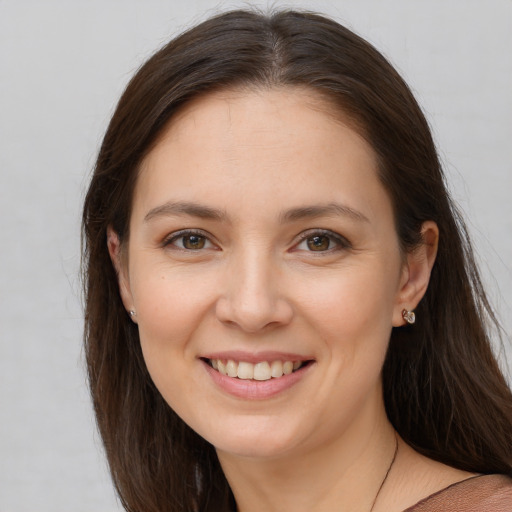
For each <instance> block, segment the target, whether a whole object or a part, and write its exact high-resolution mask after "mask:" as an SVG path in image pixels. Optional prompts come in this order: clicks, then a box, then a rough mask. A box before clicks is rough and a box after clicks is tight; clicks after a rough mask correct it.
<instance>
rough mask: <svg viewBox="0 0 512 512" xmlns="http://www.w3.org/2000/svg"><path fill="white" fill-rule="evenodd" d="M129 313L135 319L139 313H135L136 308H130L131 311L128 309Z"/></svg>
mask: <svg viewBox="0 0 512 512" xmlns="http://www.w3.org/2000/svg"><path fill="white" fill-rule="evenodd" d="M128 314H129V315H130V318H131V319H132V320H133V319H134V317H135V315H136V314H137V313H135V310H133V309H130V311H128Z"/></svg>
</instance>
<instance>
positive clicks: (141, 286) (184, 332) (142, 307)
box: [133, 270, 215, 367]
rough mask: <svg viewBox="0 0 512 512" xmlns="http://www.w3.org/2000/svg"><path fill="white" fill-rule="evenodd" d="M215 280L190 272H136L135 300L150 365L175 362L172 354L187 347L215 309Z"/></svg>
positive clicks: (140, 330)
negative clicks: (212, 281) (190, 273)
mask: <svg viewBox="0 0 512 512" xmlns="http://www.w3.org/2000/svg"><path fill="white" fill-rule="evenodd" d="M214 289H215V286H214V283H211V282H209V281H208V280H207V279H205V278H204V276H201V275H198V274H197V273H196V275H195V276H194V275H189V274H188V273H187V272H179V271H178V272H176V271H173V272H169V271H164V270H163V271H160V272H152V273H144V274H141V276H140V278H138V276H135V279H134V282H133V291H134V300H135V303H136V307H137V317H138V325H139V333H140V339H141V345H142V349H143V352H144V357H145V358H146V362H147V364H148V367H149V366H151V365H152V360H155V361H156V362H157V363H158V365H159V366H165V361H167V363H169V364H172V359H173V358H172V355H173V354H176V353H177V352H178V351H179V352H183V351H185V352H186V351H187V347H188V344H189V342H190V341H191V340H192V339H193V336H194V334H195V332H196V330H197V329H198V328H199V326H201V325H202V323H203V320H204V317H206V316H208V314H209V312H210V311H211V310H212V307H213V304H214V301H215V298H214Z"/></svg>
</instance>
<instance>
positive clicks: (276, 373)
mask: <svg viewBox="0 0 512 512" xmlns="http://www.w3.org/2000/svg"><path fill="white" fill-rule="evenodd" d="M270 374H271V375H272V377H276V378H277V377H282V376H283V363H281V361H272V364H271V365H270Z"/></svg>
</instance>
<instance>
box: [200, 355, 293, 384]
mask: <svg viewBox="0 0 512 512" xmlns="http://www.w3.org/2000/svg"><path fill="white" fill-rule="evenodd" d="M210 362H211V365H212V367H213V368H214V369H215V370H217V371H218V372H219V373H221V374H222V375H227V376H228V377H232V378H235V377H238V378H239V379H244V380H251V379H254V380H270V379H272V378H274V379H278V378H279V377H282V376H283V375H290V373H292V372H294V371H295V370H298V369H299V368H300V367H301V366H302V364H303V362H302V361H284V362H283V361H272V362H268V361H261V362H259V363H256V364H252V363H248V362H246V361H240V362H237V361H233V360H232V359H228V360H227V361H225V360H224V361H223V360H222V359H211V360H210Z"/></svg>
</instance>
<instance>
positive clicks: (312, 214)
mask: <svg viewBox="0 0 512 512" xmlns="http://www.w3.org/2000/svg"><path fill="white" fill-rule="evenodd" d="M183 215H186V216H190V217H198V218H200V219H207V220H215V221H229V217H228V215H227V213H226V212H225V211H224V210H220V209H218V208H212V207H210V206H205V205H202V204H199V203H194V202H187V201H168V202H167V203H164V204H162V205H160V206H157V207H155V208H152V209H151V210H150V211H149V212H148V213H147V214H146V216H145V217H144V222H148V221H150V220H151V219H153V218H155V217H167V216H169V217H170V216H183ZM340 215H341V216H344V217H349V218H351V219H353V220H356V221H358V222H370V221H369V220H368V218H367V217H366V216H365V215H363V214H362V213H361V212H359V211H357V210H354V209H353V208H350V207H349V206H346V205H343V204H340V203H329V204H326V205H311V206H302V207H298V208H292V209H290V210H286V211H285V212H282V213H281V214H280V216H279V220H280V221H281V222H282V223H286V222H295V221H298V220H302V219H314V218H318V217H325V216H340Z"/></svg>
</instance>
